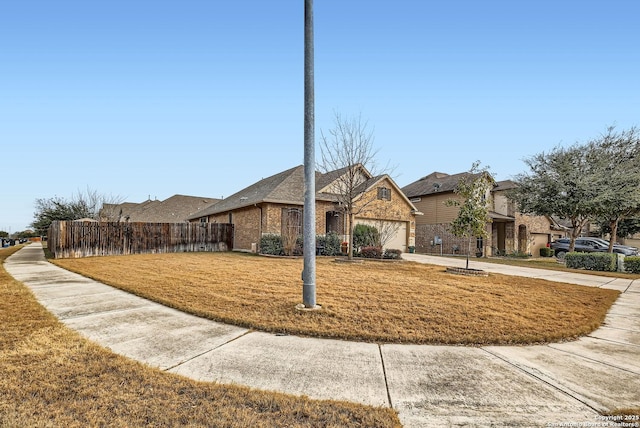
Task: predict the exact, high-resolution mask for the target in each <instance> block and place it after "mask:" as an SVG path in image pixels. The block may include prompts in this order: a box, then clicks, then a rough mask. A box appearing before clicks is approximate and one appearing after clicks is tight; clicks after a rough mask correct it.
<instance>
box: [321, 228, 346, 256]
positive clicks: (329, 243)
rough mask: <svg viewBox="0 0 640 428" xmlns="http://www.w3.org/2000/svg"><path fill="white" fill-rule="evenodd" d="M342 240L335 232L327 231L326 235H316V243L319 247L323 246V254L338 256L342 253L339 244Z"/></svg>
mask: <svg viewBox="0 0 640 428" xmlns="http://www.w3.org/2000/svg"><path fill="white" fill-rule="evenodd" d="M341 244H342V241H341V240H340V237H339V236H338V234H337V233H335V232H329V233H327V234H326V235H324V236H323V235H318V236H316V245H317V246H319V247H323V248H324V249H323V250H322V255H324V256H339V255H341V254H342V249H341V248H340V245H341Z"/></svg>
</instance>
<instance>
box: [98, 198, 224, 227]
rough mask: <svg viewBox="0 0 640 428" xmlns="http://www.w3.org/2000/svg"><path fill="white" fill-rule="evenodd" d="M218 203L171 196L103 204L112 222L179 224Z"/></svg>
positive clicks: (214, 200) (214, 199)
mask: <svg viewBox="0 0 640 428" xmlns="http://www.w3.org/2000/svg"><path fill="white" fill-rule="evenodd" d="M216 201H219V199H216V198H206V197H200V196H186V195H173V196H171V197H170V198H167V199H165V200H164V201H159V200H157V199H156V200H147V201H144V202H141V203H138V204H137V203H132V202H124V203H122V204H116V205H112V204H105V206H104V207H103V209H108V210H109V211H108V212H109V213H110V217H116V218H112V220H121V221H125V220H126V221H130V222H147V223H181V222H184V221H187V218H188V217H189V216H191V215H194V214H195V213H197V212H198V211H200V210H202V209H204V208H206V207H208V206H210V205H211V204H212V203H214V202H216Z"/></svg>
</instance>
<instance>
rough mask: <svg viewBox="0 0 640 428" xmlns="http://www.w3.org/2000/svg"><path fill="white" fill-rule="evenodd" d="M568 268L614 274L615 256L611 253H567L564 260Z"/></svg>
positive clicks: (616, 258)
mask: <svg viewBox="0 0 640 428" xmlns="http://www.w3.org/2000/svg"><path fill="white" fill-rule="evenodd" d="M564 260H565V263H566V265H567V267H568V268H572V269H586V270H596V271H601V272H615V271H616V268H617V260H618V256H617V254H612V253H576V252H573V253H567V255H566V256H565V258H564Z"/></svg>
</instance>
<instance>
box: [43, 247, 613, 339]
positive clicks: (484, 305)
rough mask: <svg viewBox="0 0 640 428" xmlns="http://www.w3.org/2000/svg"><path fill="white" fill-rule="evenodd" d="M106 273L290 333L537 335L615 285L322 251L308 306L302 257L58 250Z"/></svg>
mask: <svg viewBox="0 0 640 428" xmlns="http://www.w3.org/2000/svg"><path fill="white" fill-rule="evenodd" d="M53 262H54V263H55V264H57V265H59V266H61V267H64V268H66V269H69V270H72V271H75V272H78V273H81V274H83V275H85V276H88V277H91V278H94V279H96V280H98V281H101V282H104V283H107V284H110V285H113V286H115V287H118V288H121V289H124V290H127V291H130V292H133V293H135V294H137V295H140V296H143V297H146V298H149V299H151V300H155V301H157V302H160V303H163V304H165V305H168V306H171V307H174V308H177V309H181V310H183V311H186V312H190V313H193V314H196V315H199V316H203V317H207V318H210V319H214V320H218V321H222V322H225V323H229V324H235V325H239V326H243V327H249V328H254V329H257V330H264V331H270V332H277V333H283V334H296V335H307V336H317V337H327V338H339V339H347V340H360V341H371V342H380V343H419V344H466V345H485V344H530V343H542V342H553V341H561V340H568V339H573V338H576V337H578V336H581V335H585V334H587V333H589V332H591V331H593V330H594V329H596V328H597V327H598V326H599V325H600V324H601V323H602V321H603V320H604V317H605V315H606V313H607V310H608V309H609V307H610V306H611V304H612V303H613V302H614V301H615V299H616V298H617V296H618V292H617V291H613V290H605V289H598V288H590V287H582V286H577V285H569V284H560V283H555V282H549V281H545V280H539V279H528V278H520V277H509V276H503V275H497V274H491V275H489V276H488V277H479V278H470V277H463V276H457V275H451V274H448V273H445V272H444V270H445V269H444V268H443V267H437V266H429V265H421V264H417V263H411V262H401V263H382V262H365V263H354V264H349V263H337V262H335V261H334V260H333V259H332V258H320V259H318V261H317V268H316V270H317V284H316V288H317V302H318V304H320V305H322V308H323V309H322V310H321V311H315V312H300V311H298V310H296V309H295V306H296V305H297V304H299V303H300V302H301V301H302V280H301V271H302V267H303V265H302V263H303V262H302V260H301V259H286V258H267V257H260V256H256V255H250V254H242V253H178V254H152V255H132V256H111V257H93V258H83V259H59V260H53Z"/></svg>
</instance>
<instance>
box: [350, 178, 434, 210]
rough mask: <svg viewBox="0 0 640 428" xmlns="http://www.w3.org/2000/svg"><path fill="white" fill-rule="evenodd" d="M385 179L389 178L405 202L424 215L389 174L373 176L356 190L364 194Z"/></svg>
mask: <svg viewBox="0 0 640 428" xmlns="http://www.w3.org/2000/svg"><path fill="white" fill-rule="evenodd" d="M385 179H386V180H388V182H389V183H390V184H391V186H393V188H394V189H395V190H396V191H397V192H398V193H399V194H400V195H401V196H402V198H403V199H404V200H405V202H406V203H407V204H409V206H410V207H411V209H412V210H413V211H414V212H415V213H416V214H420V215H422V213H420V212H418V209H417V208H416V207H415V205H413V203H412V202H411V201H410V200H409V198H407V195H405V194H404V192H403V191H402V189H400V187H398V185H397V184H396V182H395V181H393V179H392V178H391V177H390V176H389V175H388V174H382V175H378V176H376V177H371V178H370V179H368V180H367V181H365V182H364V183H362V184H361V185H360V186H358V187H357V188H356V189H355V190H356V192H357V193H358V194H360V195H364V194H365V193H366V192H368V191H369V190H371V189H373V188H374V187H375V186H377V185H378V183H380V182H381V181H383V180H385Z"/></svg>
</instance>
